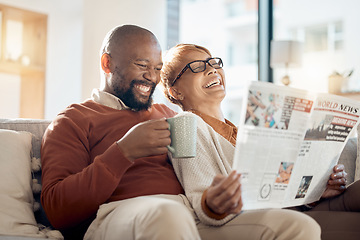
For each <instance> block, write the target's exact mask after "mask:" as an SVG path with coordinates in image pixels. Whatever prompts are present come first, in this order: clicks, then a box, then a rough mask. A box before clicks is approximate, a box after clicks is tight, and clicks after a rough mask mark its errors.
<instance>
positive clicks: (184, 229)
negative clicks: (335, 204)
mask: <svg viewBox="0 0 360 240" xmlns="http://www.w3.org/2000/svg"><path fill="white" fill-rule="evenodd" d="M187 206H188V202H186V199H184V196H183V195H154V196H144V197H137V198H132V199H127V200H122V201H118V202H112V203H108V204H104V205H102V206H101V207H100V209H99V211H98V213H97V217H96V219H95V220H94V221H93V223H92V224H91V225H90V227H89V229H88V231H87V232H86V234H85V237H84V239H85V240H112V239H122V240H127V239H129V240H134V239H146V240H150V239H156V240H165V239H166V240H169V239H171V240H177V239H189V240H193V239H194V240H196V239H200V236H201V239H203V240H226V239H254V240H255V239H256V240H260V239H264V240H265V239H266V240H269V239H277V240H281V239H291V240H296V239H306V240H313V239H314V240H315V239H320V227H319V225H318V224H317V223H316V222H315V221H314V220H313V219H312V218H310V217H309V216H306V215H305V214H303V213H300V212H296V211H292V210H281V209H273V210H260V211H245V212H243V213H241V214H240V215H239V216H237V217H236V218H234V219H233V220H231V221H230V222H228V223H227V224H225V225H224V226H221V227H211V226H206V225H204V224H201V223H199V222H198V221H194V218H195V220H196V219H197V218H196V216H195V215H194V214H193V211H192V209H190V208H188V207H187ZM195 222H197V223H198V224H197V225H196V224H195ZM199 234H200V236H199Z"/></svg>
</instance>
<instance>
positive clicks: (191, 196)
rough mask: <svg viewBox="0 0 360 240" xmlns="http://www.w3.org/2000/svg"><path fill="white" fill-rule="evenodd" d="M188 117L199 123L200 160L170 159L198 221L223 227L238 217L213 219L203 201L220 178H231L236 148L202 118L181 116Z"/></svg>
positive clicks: (229, 216)
mask: <svg viewBox="0 0 360 240" xmlns="http://www.w3.org/2000/svg"><path fill="white" fill-rule="evenodd" d="M184 114H191V115H193V116H195V117H196V118H197V120H198V121H197V142H196V157H194V158H173V157H172V155H171V153H170V152H169V157H170V159H171V161H172V164H173V167H174V169H175V173H176V175H177V177H178V179H179V181H180V183H181V185H182V187H183V188H184V190H185V195H186V197H187V198H188V200H189V202H190V204H191V205H192V207H193V209H194V211H195V214H196V215H197V217H198V218H199V219H198V220H200V221H201V222H202V223H204V224H207V225H214V226H219V225H223V224H225V223H226V222H228V221H230V220H231V219H232V218H234V217H235V215H234V214H231V215H228V216H226V217H225V218H223V219H221V220H216V219H213V218H210V217H209V216H207V214H206V213H205V212H204V211H203V209H202V207H201V197H202V194H203V192H204V191H205V190H206V189H207V188H208V187H209V186H210V185H211V183H212V181H213V179H214V177H215V176H216V175H217V174H222V175H225V176H227V175H229V174H230V172H231V170H232V169H231V166H232V162H233V157H234V151H235V147H234V146H233V145H232V144H231V143H230V142H229V141H227V140H226V139H225V138H224V137H223V136H221V135H220V134H218V133H217V132H216V131H215V130H214V129H213V128H212V127H211V126H210V125H208V124H207V123H206V122H205V121H203V120H202V118H201V117H199V116H197V115H196V114H193V113H190V112H183V113H179V115H184Z"/></svg>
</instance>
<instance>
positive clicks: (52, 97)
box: [0, 0, 82, 118]
mask: <svg viewBox="0 0 360 240" xmlns="http://www.w3.org/2000/svg"><path fill="white" fill-rule="evenodd" d="M0 3H2V4H6V5H9V6H14V7H18V8H23V9H27V10H30V11H34V12H40V13H44V14H47V15H48V31H47V34H48V36H47V37H48V38H47V57H46V58H47V63H46V93H45V118H53V117H54V116H55V115H56V114H57V112H59V111H60V110H61V109H63V108H64V107H66V106H67V105H69V104H70V103H72V102H78V101H80V99H81V58H82V47H81V46H82V0H76V1H75V0H62V1H48V0H32V1H28V0H0Z"/></svg>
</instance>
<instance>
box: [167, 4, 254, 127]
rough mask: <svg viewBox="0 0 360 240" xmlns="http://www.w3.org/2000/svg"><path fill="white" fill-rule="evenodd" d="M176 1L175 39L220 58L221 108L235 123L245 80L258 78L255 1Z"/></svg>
mask: <svg viewBox="0 0 360 240" xmlns="http://www.w3.org/2000/svg"><path fill="white" fill-rule="evenodd" d="M179 2H180V14H179V31H180V34H179V42H183V43H195V44H199V45H202V46H205V47H206V48H208V49H209V50H210V51H211V53H212V55H213V56H218V57H221V58H222V59H223V61H224V70H225V72H226V83H227V86H226V89H227V94H226V98H225V99H224V101H223V111H224V114H225V116H226V118H228V119H229V120H230V121H232V122H234V123H235V124H237V123H238V121H239V119H240V116H239V111H238V109H239V107H240V104H241V100H242V93H243V88H244V86H245V83H246V82H247V81H250V80H257V79H258V64H257V59H258V57H257V56H258V53H257V42H258V41H257V38H258V36H257V32H258V30H257V24H258V18H257V16H258V15H257V11H258V4H257V2H258V1H257V0H231V1H230V0H226V1H219V0H207V1H204V0H191V1H190V0H179ZM205 4H206V7H204V5H205ZM201 9H203V11H202V10H201ZM199 20H200V21H199ZM170 47H171V46H170Z"/></svg>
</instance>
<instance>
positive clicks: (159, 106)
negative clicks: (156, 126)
mask: <svg viewBox="0 0 360 240" xmlns="http://www.w3.org/2000/svg"><path fill="white" fill-rule="evenodd" d="M151 108H152V109H153V110H155V111H157V112H159V113H161V114H163V115H164V117H173V116H175V115H176V114H177V112H175V111H174V110H172V109H171V108H169V107H168V106H166V105H165V104H163V103H155V104H153V105H152V107H151Z"/></svg>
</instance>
